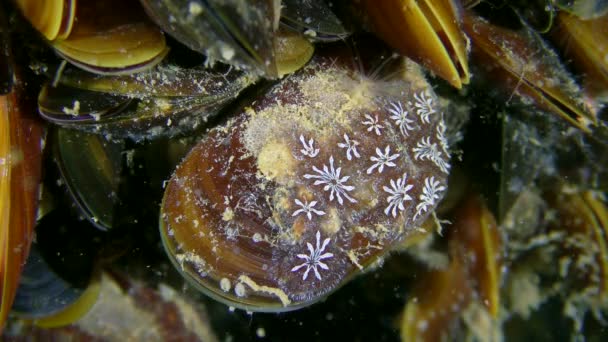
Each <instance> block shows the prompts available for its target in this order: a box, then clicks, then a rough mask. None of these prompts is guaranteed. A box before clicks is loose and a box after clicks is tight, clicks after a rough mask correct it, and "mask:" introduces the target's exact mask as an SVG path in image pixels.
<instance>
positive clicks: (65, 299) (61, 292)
mask: <svg viewBox="0 0 608 342" xmlns="http://www.w3.org/2000/svg"><path fill="white" fill-rule="evenodd" d="M85 289H86V287H79V286H75V285H74V284H71V283H70V282H68V281H66V280H65V279H63V278H61V277H60V276H58V275H57V273H55V272H53V270H52V269H51V268H50V267H49V265H48V264H47V263H46V262H45V261H44V258H43V257H42V255H41V254H40V252H39V251H38V249H37V248H36V245H35V244H34V245H32V248H31V250H30V255H29V257H28V260H27V263H26V264H25V267H24V268H23V273H22V276H21V280H20V282H19V289H18V291H17V295H16V296H15V302H14V304H13V307H12V311H13V313H15V314H17V315H19V316H21V317H24V318H30V319H35V318H42V317H47V316H50V315H52V314H56V313H58V312H60V311H62V310H64V309H65V308H67V307H68V306H70V305H71V304H72V303H74V302H75V301H76V300H78V298H79V297H80V296H81V295H82V294H83V293H84V291H85Z"/></svg>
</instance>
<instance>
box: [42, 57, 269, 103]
mask: <svg viewBox="0 0 608 342" xmlns="http://www.w3.org/2000/svg"><path fill="white" fill-rule="evenodd" d="M47 69H53V68H48V67H47ZM48 76H50V77H53V76H54V75H53V74H49V75H48ZM257 79H258V78H257V77H255V76H254V75H251V74H248V73H245V72H242V71H238V70H234V69H233V68H230V69H228V68H226V67H221V66H218V67H216V68H214V69H208V68H204V67H202V66H197V67H192V68H186V67H181V66H179V65H175V64H165V63H162V64H159V65H158V66H156V67H154V68H152V69H150V70H148V71H147V72H141V73H137V74H132V75H121V76H116V75H113V76H107V75H97V74H91V73H89V72H85V71H82V70H80V69H78V68H74V67H70V66H66V67H65V69H64V70H63V71H61V73H60V77H59V79H58V83H59V84H63V85H66V86H70V87H75V88H81V89H85V90H91V91H97V92H103V93H109V94H114V95H125V96H129V97H138V98H142V97H150V96H163V97H175V96H198V97H201V98H207V99H208V101H209V102H212V101H215V100H217V99H222V98H232V97H236V95H237V94H238V93H239V92H240V91H241V90H243V89H244V88H246V87H247V86H249V85H251V84H253V83H254V82H256V81H257Z"/></svg>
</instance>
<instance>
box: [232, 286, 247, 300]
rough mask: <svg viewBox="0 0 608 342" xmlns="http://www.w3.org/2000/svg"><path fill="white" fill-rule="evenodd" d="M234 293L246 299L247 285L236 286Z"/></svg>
mask: <svg viewBox="0 0 608 342" xmlns="http://www.w3.org/2000/svg"><path fill="white" fill-rule="evenodd" d="M234 293H235V294H236V295H237V296H238V297H245V295H246V294H247V292H246V290H245V285H243V283H238V284H236V286H235V287H234Z"/></svg>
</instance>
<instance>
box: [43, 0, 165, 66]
mask: <svg viewBox="0 0 608 342" xmlns="http://www.w3.org/2000/svg"><path fill="white" fill-rule="evenodd" d="M73 21H74V22H75V23H74V27H73V29H72V30H71V32H70V34H69V35H68V36H67V37H66V38H65V39H56V40H53V41H52V43H51V44H52V46H53V47H54V48H55V50H56V51H57V53H59V54H60V55H61V56H63V57H64V58H65V59H66V60H68V61H70V62H72V63H73V64H74V65H77V66H79V67H81V68H83V69H85V70H87V71H91V72H96V73H102V74H113V73H116V74H125V73H134V72H138V71H142V70H145V69H149V68H151V67H153V66H154V65H156V64H158V63H159V62H160V61H161V60H162V59H163V58H164V57H165V56H166V54H167V53H168V48H167V45H166V42H165V37H164V35H163V33H162V31H161V30H160V29H159V28H158V27H156V26H155V25H154V24H153V23H152V22H151V21H150V20H149V19H148V18H147V17H146V15H145V13H144V12H143V9H142V8H141V6H140V5H139V3H137V2H136V1H122V0H109V1H91V2H89V1H83V2H81V3H79V5H78V6H76V13H75V16H74V18H73Z"/></svg>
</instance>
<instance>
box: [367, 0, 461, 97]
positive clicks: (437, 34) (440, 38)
mask: <svg viewBox="0 0 608 342" xmlns="http://www.w3.org/2000/svg"><path fill="white" fill-rule="evenodd" d="M361 6H362V8H363V9H364V10H365V14H364V16H367V17H368V18H367V19H368V20H369V21H370V22H371V27H372V30H373V31H374V32H375V33H376V34H377V35H378V36H379V37H380V38H382V39H383V40H384V41H385V42H387V43H388V44H389V45H391V46H392V47H393V48H394V49H396V50H397V51H398V52H400V53H401V54H403V55H404V56H407V57H410V58H412V59H414V60H415V61H417V62H419V63H421V64H422V65H424V66H425V67H427V68H428V69H429V70H431V71H432V72H433V73H435V74H436V75H438V76H439V77H441V78H443V79H444V80H446V81H448V82H449V83H450V84H451V85H452V86H454V87H456V88H461V87H462V85H463V84H468V83H469V78H470V75H469V66H468V60H467V51H466V43H465V38H464V34H463V33H462V30H461V28H460V24H461V13H460V10H459V8H458V5H457V3H456V2H455V1H453V0H440V1H430V0H424V1H414V0H391V1H382V2H380V3H378V2H376V1H371V0H370V1H362V2H361Z"/></svg>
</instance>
